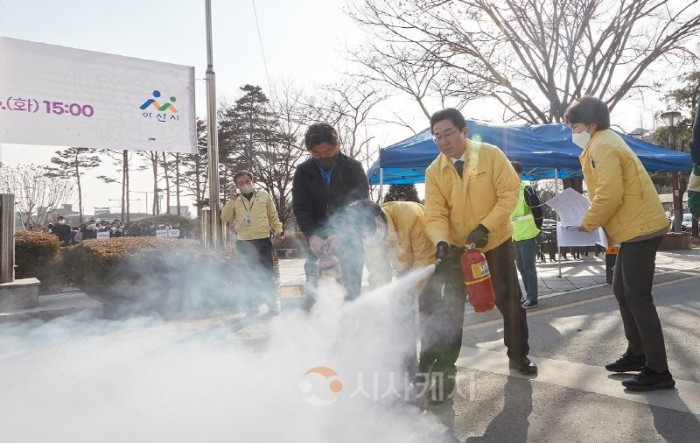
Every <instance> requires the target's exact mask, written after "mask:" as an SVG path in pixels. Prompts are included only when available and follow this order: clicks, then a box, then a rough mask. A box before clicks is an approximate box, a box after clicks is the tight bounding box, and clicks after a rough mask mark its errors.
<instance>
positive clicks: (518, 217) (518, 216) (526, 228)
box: [511, 180, 540, 241]
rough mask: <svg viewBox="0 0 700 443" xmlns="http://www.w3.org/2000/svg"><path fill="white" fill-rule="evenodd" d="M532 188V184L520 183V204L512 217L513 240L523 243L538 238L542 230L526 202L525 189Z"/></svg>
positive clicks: (516, 206)
mask: <svg viewBox="0 0 700 443" xmlns="http://www.w3.org/2000/svg"><path fill="white" fill-rule="evenodd" d="M527 186H530V182H528V181H524V180H523V181H521V182H520V194H519V195H518V203H517V204H516V205H515V210H514V211H513V214H512V215H511V221H512V223H513V240H515V241H523V240H529V239H531V238H535V237H537V234H539V233H540V230H539V229H538V228H537V225H535V216H534V215H532V209H530V207H529V206H528V205H527V203H526V202H525V188H526V187H527Z"/></svg>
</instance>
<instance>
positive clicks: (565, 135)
mask: <svg viewBox="0 0 700 443" xmlns="http://www.w3.org/2000/svg"><path fill="white" fill-rule="evenodd" d="M466 123H467V128H468V131H469V138H471V139H472V140H479V141H483V142H486V143H491V144H494V145H496V146H498V147H499V148H501V149H502V150H503V152H505V154H506V155H507V156H508V158H509V159H511V160H517V161H519V162H520V163H521V164H522V165H523V168H524V170H525V172H526V174H527V178H528V179H531V180H536V179H543V178H554V177H555V175H556V176H557V177H559V178H562V177H580V176H581V165H580V163H579V160H578V156H579V155H580V154H581V149H580V148H579V147H578V146H576V145H574V144H573V142H572V141H571V129H569V128H568V127H567V126H566V125H564V124H557V123H552V124H543V125H525V124H521V125H495V124H490V123H483V122H476V121H473V120H467V121H466ZM618 134H619V135H620V136H621V137H622V138H623V139H624V140H625V141H626V142H627V144H628V145H629V146H630V147H631V148H632V150H633V151H634V152H635V153H636V154H637V156H638V157H639V159H640V160H641V161H642V164H644V167H645V168H646V169H647V171H649V172H658V171H668V172H681V171H690V169H691V165H692V162H691V161H690V154H688V153H686V152H680V151H673V150H670V149H666V148H662V147H660V146H656V145H654V144H652V143H648V142H645V141H643V140H639V139H636V138H634V137H631V136H629V135H626V134H621V133H619V132H618ZM439 152H440V151H439V150H438V147H437V145H436V144H435V142H434V141H433V139H432V135H431V133H430V129H426V130H424V131H422V132H420V133H419V134H417V135H415V136H413V137H410V138H407V139H406V140H403V141H401V142H399V143H396V144H394V145H391V146H388V147H386V148H384V149H381V150H380V151H379V160H377V161H375V162H374V164H373V165H372V166H371V167H370V169H369V171H368V173H367V175H368V176H369V181H370V184H380V183H383V184H389V185H391V184H408V183H423V182H424V181H425V169H426V168H427V167H428V166H429V165H430V163H432V161H433V160H435V157H437V155H438V154H439Z"/></svg>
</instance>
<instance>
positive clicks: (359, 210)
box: [347, 200, 386, 234]
mask: <svg viewBox="0 0 700 443" xmlns="http://www.w3.org/2000/svg"><path fill="white" fill-rule="evenodd" d="M347 212H348V220H351V221H352V225H353V226H354V227H355V228H356V229H357V231H358V233H360V234H361V233H362V232H367V231H372V232H374V231H375V230H376V229H377V222H376V221H375V219H376V218H377V217H381V218H382V220H384V222H385V223H386V215H384V211H382V208H381V207H380V206H379V205H378V204H376V203H375V202H373V201H371V200H359V201H356V202H354V203H352V204H351V205H350V206H348V211H347Z"/></svg>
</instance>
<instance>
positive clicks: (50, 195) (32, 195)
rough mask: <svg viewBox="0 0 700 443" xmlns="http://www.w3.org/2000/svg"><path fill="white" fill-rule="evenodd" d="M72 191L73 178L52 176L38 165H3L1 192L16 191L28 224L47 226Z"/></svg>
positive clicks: (20, 207) (18, 206)
mask: <svg viewBox="0 0 700 443" xmlns="http://www.w3.org/2000/svg"><path fill="white" fill-rule="evenodd" d="M73 191H74V185H73V183H72V182H71V180H66V179H62V178H58V177H49V176H47V175H46V174H45V171H44V170H43V169H42V168H41V167H38V166H35V165H26V166H15V167H9V166H2V167H0V192H3V193H8V194H15V202H16V206H17V210H18V211H19V213H20V215H21V217H22V219H23V220H24V221H26V223H27V226H28V227H30V226H32V225H39V226H44V225H45V224H46V223H47V222H48V217H49V216H50V215H51V214H53V213H55V212H56V211H57V210H58V209H59V208H60V207H61V206H62V205H64V204H65V203H67V202H68V201H69V200H70V199H71V198H72V196H73ZM40 209H41V212H39V210H40Z"/></svg>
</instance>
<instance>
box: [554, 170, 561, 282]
mask: <svg viewBox="0 0 700 443" xmlns="http://www.w3.org/2000/svg"><path fill="white" fill-rule="evenodd" d="M557 194H559V170H558V169H556V168H555V169H554V195H557ZM560 222H561V220H560V219H559V213H558V212H557V226H558V225H559V223H560ZM555 232H556V231H555ZM557 263H558V264H559V275H557V277H559V278H561V248H560V247H559V239H557Z"/></svg>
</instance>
